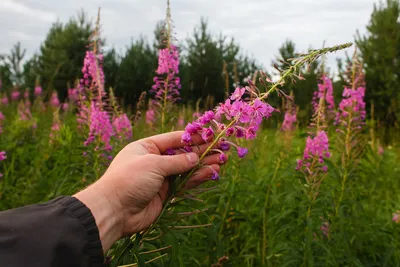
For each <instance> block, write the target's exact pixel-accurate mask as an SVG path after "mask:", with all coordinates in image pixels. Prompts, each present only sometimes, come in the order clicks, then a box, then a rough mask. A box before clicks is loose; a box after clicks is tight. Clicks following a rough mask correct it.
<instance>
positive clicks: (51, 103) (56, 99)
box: [50, 91, 60, 108]
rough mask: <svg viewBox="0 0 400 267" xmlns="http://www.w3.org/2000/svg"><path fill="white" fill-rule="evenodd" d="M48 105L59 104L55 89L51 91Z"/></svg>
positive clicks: (54, 105) (56, 105) (55, 105)
mask: <svg viewBox="0 0 400 267" xmlns="http://www.w3.org/2000/svg"><path fill="white" fill-rule="evenodd" d="M50 105H51V106H52V107H54V108H57V107H58V106H60V100H59V99H58V94H57V92H56V91H54V92H53V94H52V95H51V99H50Z"/></svg>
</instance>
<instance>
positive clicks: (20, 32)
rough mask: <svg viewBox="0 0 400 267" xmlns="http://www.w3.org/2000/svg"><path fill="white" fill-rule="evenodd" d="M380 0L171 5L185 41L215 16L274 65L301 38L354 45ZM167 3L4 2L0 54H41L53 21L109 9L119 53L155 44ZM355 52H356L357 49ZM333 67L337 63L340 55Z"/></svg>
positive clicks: (208, 0) (109, 31)
mask: <svg viewBox="0 0 400 267" xmlns="http://www.w3.org/2000/svg"><path fill="white" fill-rule="evenodd" d="M374 2H375V1H374V0H246V1H243V0H171V8H172V16H173V20H174V23H175V31H176V33H177V38H178V39H179V40H183V39H185V38H186V37H187V36H188V35H190V34H191V33H192V32H193V28H194V27H195V26H196V25H198V24H199V22H200V18H201V17H205V18H208V22H209V27H210V29H211V31H212V32H213V33H214V34H218V33H220V32H222V33H223V34H228V35H230V36H232V37H234V38H235V40H236V41H237V42H239V43H240V45H241V46H242V48H243V49H244V51H246V52H247V54H250V55H253V56H254V57H256V58H257V59H258V60H259V62H261V63H262V64H263V65H264V66H269V65H270V62H271V60H272V59H273V58H274V56H275V55H276V54H277V51H278V48H279V46H280V45H281V44H282V43H283V42H284V41H285V40H286V39H288V38H289V39H291V40H293V41H294V42H295V43H296V45H297V47H298V49H299V50H301V51H305V50H307V49H308V48H309V47H310V46H311V47H314V48H318V47H321V46H322V44H323V42H324V41H326V45H334V44H338V43H345V42H349V41H353V39H354V35H355V33H356V30H357V29H359V30H361V32H364V31H365V26H366V24H367V23H368V21H369V18H370V14H371V12H372V8H373V3H374ZM165 3H166V1H165V0H146V1H140V0H97V1H96V0H69V1H54V0H19V1H16V0H0V21H1V23H0V34H1V36H8V38H6V39H5V38H1V39H0V53H1V52H7V51H9V49H10V48H11V47H12V44H13V43H16V42H17V41H22V45H23V46H24V47H26V48H27V49H28V54H33V53H34V52H35V51H36V50H37V49H38V48H39V45H40V43H41V42H42V41H43V39H44V38H45V36H46V34H47V31H48V29H49V28H50V26H51V22H54V21H55V20H56V19H57V18H58V19H59V20H61V21H67V20H68V18H69V17H71V16H73V15H75V14H76V12H77V11H79V10H80V9H84V10H85V11H87V12H88V14H89V16H90V17H91V18H93V19H95V17H96V14H97V8H98V6H101V7H102V17H101V19H102V29H103V34H104V37H106V39H107V44H108V46H114V47H116V48H117V49H118V50H121V49H123V48H124V47H125V46H126V45H128V44H129V43H130V40H131V38H132V37H133V38H138V37H139V36H140V35H141V34H142V35H144V36H147V37H149V39H152V38H153V30H154V27H155V24H156V22H157V21H159V20H161V19H163V18H164V12H165ZM349 52H351V50H350V51H349ZM343 55H344V53H343V52H340V53H338V54H336V55H333V56H330V57H329V59H328V62H329V63H330V65H331V66H334V65H335V57H337V56H343Z"/></svg>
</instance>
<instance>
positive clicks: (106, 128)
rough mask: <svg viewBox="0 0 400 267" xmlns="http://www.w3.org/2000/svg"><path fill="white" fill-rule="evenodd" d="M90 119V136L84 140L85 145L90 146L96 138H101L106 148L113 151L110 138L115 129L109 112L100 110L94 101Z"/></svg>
mask: <svg viewBox="0 0 400 267" xmlns="http://www.w3.org/2000/svg"><path fill="white" fill-rule="evenodd" d="M89 121H90V125H89V136H88V138H87V139H86V141H85V142H84V145H85V146H88V145H89V144H91V143H92V142H94V141H95V139H96V138H99V139H100V140H101V142H102V143H103V145H104V149H105V150H107V151H111V149H112V147H111V145H110V140H111V137H112V136H113V135H114V131H113V127H112V125H111V122H110V116H109V115H108V113H107V112H106V111H102V110H100V108H99V107H98V106H96V104H95V103H94V102H92V103H91V106H90V118H89Z"/></svg>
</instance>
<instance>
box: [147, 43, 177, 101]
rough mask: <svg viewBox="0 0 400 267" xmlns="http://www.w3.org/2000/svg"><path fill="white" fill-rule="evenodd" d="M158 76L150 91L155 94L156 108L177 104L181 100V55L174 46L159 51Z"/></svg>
mask: <svg viewBox="0 0 400 267" xmlns="http://www.w3.org/2000/svg"><path fill="white" fill-rule="evenodd" d="M156 73H157V75H156V76H155V77H154V79H153V81H154V85H153V86H152V89H151V90H150V92H151V93H154V94H155V95H154V102H155V105H156V106H164V105H166V104H167V103H172V104H173V103H175V102H177V101H178V100H180V92H179V89H181V83H180V78H179V77H178V76H177V75H178V74H179V53H178V49H177V48H176V46H174V45H170V46H169V47H167V48H164V49H160V50H159V51H158V68H157V70H156Z"/></svg>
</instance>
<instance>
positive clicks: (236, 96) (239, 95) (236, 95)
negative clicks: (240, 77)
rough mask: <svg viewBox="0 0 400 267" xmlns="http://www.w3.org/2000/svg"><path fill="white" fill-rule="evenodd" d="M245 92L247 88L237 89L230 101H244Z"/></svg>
mask: <svg viewBox="0 0 400 267" xmlns="http://www.w3.org/2000/svg"><path fill="white" fill-rule="evenodd" d="M245 91H246V88H240V87H237V88H236V90H235V92H233V94H232V95H231V97H230V99H231V100H238V99H242V96H243V94H244V92H245Z"/></svg>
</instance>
